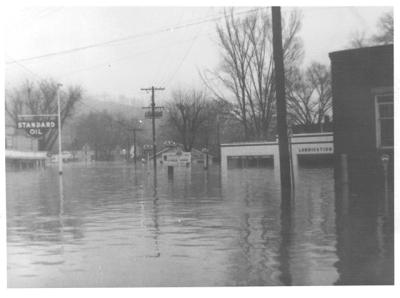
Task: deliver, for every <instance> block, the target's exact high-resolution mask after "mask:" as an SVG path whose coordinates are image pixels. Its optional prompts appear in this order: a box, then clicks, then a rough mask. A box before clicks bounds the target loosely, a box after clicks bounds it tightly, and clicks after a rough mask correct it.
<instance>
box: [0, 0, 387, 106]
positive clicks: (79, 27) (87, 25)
mask: <svg viewBox="0 0 400 298" xmlns="http://www.w3.org/2000/svg"><path fill="white" fill-rule="evenodd" d="M250 9H251V8H249V7H247V8H246V7H240V8H237V9H236V10H237V13H239V14H243V13H244V12H246V11H248V10H250ZM299 9H300V10H301V13H302V15H303V19H302V29H301V32H300V37H301V38H302V40H303V43H304V50H305V59H304V62H303V65H307V64H309V63H310V62H311V61H314V60H315V61H318V62H322V63H325V64H327V65H329V58H328V53H329V52H332V51H335V50H341V49H344V48H345V47H346V46H347V44H348V40H349V38H350V36H351V34H352V32H355V31H366V33H367V34H373V33H375V30H376V23H377V21H378V19H379V17H380V16H381V15H382V14H383V13H384V12H387V11H389V10H391V8H387V7H372V8H367V7H363V8H360V7H343V8H327V7H324V8H299ZM284 10H285V8H284ZM286 10H287V9H286ZM222 11H223V9H222V8H217V7H214V8H213V7H210V8H208V7H204V8H193V7H191V8H173V7H167V8H134V7H121V8H111V7H103V8H96V7H87V8H83V7H79V8H67V7H63V8H62V7H35V8H22V9H12V10H11V9H9V11H8V12H7V13H6V16H7V18H8V19H7V20H6V22H5V23H6V26H5V37H6V42H5V54H6V56H5V59H6V62H8V61H13V60H17V61H19V60H21V59H25V58H30V57H35V56H42V55H45V54H48V53H53V52H62V51H66V50H70V49H75V48H80V47H85V46H88V45H93V44H99V43H103V44H102V45H99V46H96V47H89V48H87V49H84V50H80V51H73V52H69V53H64V54H59V55H55V56H49V57H43V58H40V59H34V60H26V61H20V62H18V63H11V64H6V87H7V86H14V85H16V84H18V83H20V82H21V81H23V80H24V79H26V78H30V79H33V80H35V79H38V78H39V77H41V78H49V77H51V78H54V79H56V80H58V81H60V82H62V83H63V84H64V85H70V84H78V85H81V86H82V87H83V88H84V89H85V91H86V92H87V93H88V94H92V95H97V94H103V93H108V94H110V95H112V96H119V95H125V96H127V97H134V98H138V99H143V98H147V97H148V95H146V94H144V93H143V92H141V91H140V88H143V87H149V86H151V85H155V86H162V87H166V88H167V90H166V92H165V93H164V94H163V95H161V96H160V100H161V101H162V100H163V99H165V98H168V94H169V91H170V90H172V89H173V88H176V87H179V86H185V87H190V86H199V85H200V84H201V80H200V78H199V76H198V70H204V69H207V68H208V69H215V68H216V67H217V64H218V61H219V54H218V47H217V45H216V35H215V21H208V20H210V19H214V18H216V17H219V16H221V14H222ZM193 23H199V24H193ZM174 28H175V29H174ZM125 37H128V38H126V39H124V38H125ZM115 39H122V40H120V41H119V42H114V43H105V44H104V42H107V41H110V40H115Z"/></svg>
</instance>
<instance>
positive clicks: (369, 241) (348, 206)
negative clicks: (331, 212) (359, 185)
mask: <svg viewBox="0 0 400 298" xmlns="http://www.w3.org/2000/svg"><path fill="white" fill-rule="evenodd" d="M336 188H337V196H336V225H337V254H338V257H339V261H338V262H337V263H336V264H335V266H336V267H337V269H338V272H339V274H340V277H339V279H338V280H337V282H336V284H345V285H348V284H351V285H374V284H393V282H394V241H393V240H394V239H393V235H394V221H393V217H394V216H393V190H390V189H389V188H388V186H387V185H386V186H385V187H384V189H382V188H381V187H379V186H376V184H374V183H366V184H365V186H364V189H363V190H362V191H361V190H360V189H359V190H358V192H350V191H349V189H350V188H349V187H348V186H347V185H340V184H339V185H337V186H336Z"/></svg>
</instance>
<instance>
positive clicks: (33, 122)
mask: <svg viewBox="0 0 400 298" xmlns="http://www.w3.org/2000/svg"><path fill="white" fill-rule="evenodd" d="M17 128H18V129H24V130H25V131H26V133H27V134H29V135H30V136H31V137H35V138H40V137H42V136H44V135H45V134H46V133H47V132H48V131H49V130H50V129H54V128H57V117H56V116H41V115H24V116H19V117H18V121H17Z"/></svg>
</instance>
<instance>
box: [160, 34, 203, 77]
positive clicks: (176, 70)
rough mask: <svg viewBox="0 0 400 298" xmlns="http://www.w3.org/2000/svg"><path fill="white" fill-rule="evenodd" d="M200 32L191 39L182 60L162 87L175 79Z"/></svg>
mask: <svg viewBox="0 0 400 298" xmlns="http://www.w3.org/2000/svg"><path fill="white" fill-rule="evenodd" d="M200 31H201V30H199V31H197V34H196V37H195V38H194V39H193V42H192V44H191V45H190V46H189V48H188V49H187V51H186V53H185V55H184V56H183V58H182V60H181V61H180V63H179V64H178V67H177V68H176V69H175V71H174V72H173V73H172V75H171V76H170V77H169V79H167V80H166V81H165V83H164V85H168V84H169V83H170V82H171V80H172V79H173V78H174V77H175V75H176V74H177V73H178V71H179V70H180V68H181V66H182V65H183V63H184V61H185V60H186V58H187V56H188V55H189V53H190V51H191V50H192V48H193V46H194V44H195V42H196V40H197V38H198V37H199V33H200Z"/></svg>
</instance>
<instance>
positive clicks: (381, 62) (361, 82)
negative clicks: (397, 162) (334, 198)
mask: <svg viewBox="0 0 400 298" xmlns="http://www.w3.org/2000/svg"><path fill="white" fill-rule="evenodd" d="M329 57H330V59H331V66H332V95H333V101H332V104H333V122H334V124H333V131H334V146H335V154H336V156H337V158H340V157H341V156H346V158H347V159H348V166H349V178H350V180H351V179H353V180H360V181H364V183H365V181H369V180H366V179H364V178H365V177H366V175H368V176H376V177H375V178H377V179H378V178H379V177H382V176H383V173H382V172H383V166H382V161H381V159H382V155H383V154H387V155H388V156H389V169H390V172H391V175H393V145H394V122H393V121H394V114H393V103H394V100H393V99H394V98H393V45H384V46H376V47H367V48H359V49H353V50H345V51H339V52H333V53H330V54H329ZM370 178H371V177H370ZM372 178H374V177H372Z"/></svg>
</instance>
